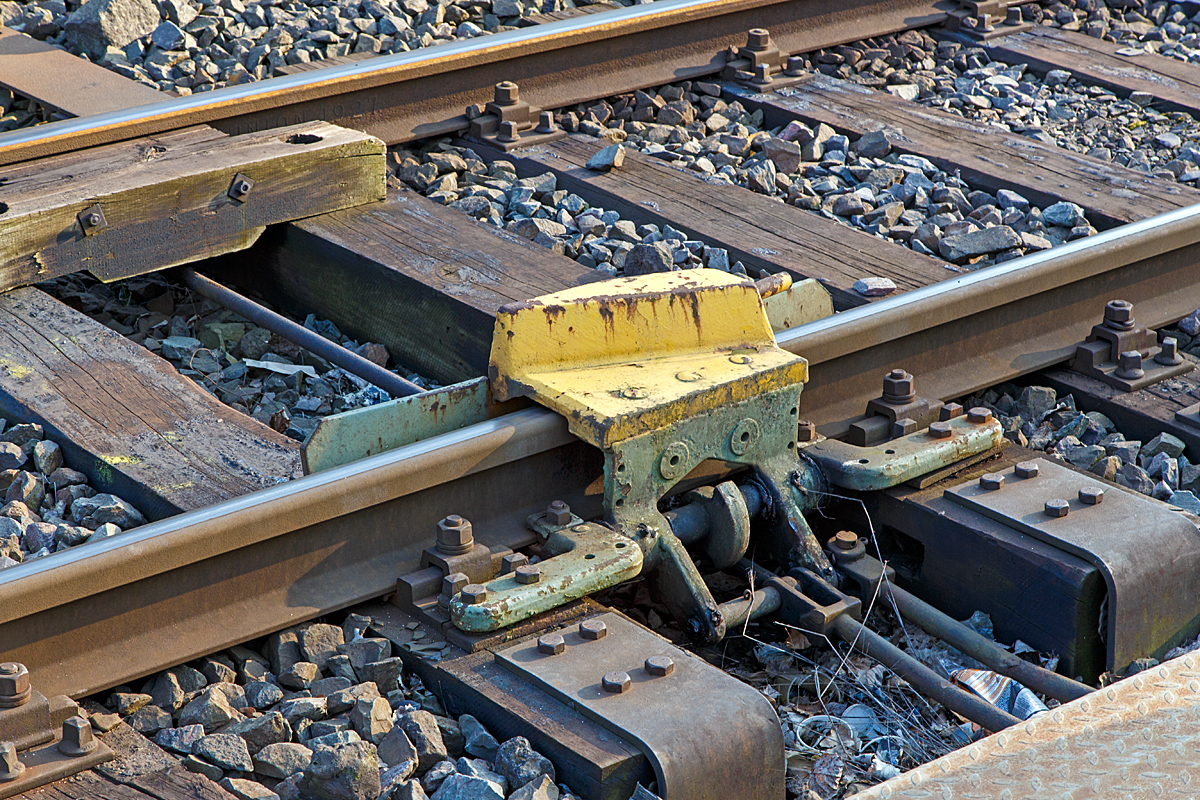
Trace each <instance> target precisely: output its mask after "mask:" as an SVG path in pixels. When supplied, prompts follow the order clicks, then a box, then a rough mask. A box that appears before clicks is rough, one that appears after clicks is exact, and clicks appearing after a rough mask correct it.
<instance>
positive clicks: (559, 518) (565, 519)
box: [546, 500, 571, 525]
mask: <svg viewBox="0 0 1200 800" xmlns="http://www.w3.org/2000/svg"><path fill="white" fill-rule="evenodd" d="M546 521H547V522H550V523H553V524H554V525H570V524H571V507H570V506H569V505H567V504H566V503H564V502H563V501H562V500H555V501H554V502H552V503H551V504H550V505H548V506H546Z"/></svg>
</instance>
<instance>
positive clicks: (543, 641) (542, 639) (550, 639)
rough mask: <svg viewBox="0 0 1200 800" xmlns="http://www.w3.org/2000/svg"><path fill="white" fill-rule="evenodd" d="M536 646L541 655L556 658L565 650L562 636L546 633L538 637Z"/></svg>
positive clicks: (565, 643)
mask: <svg viewBox="0 0 1200 800" xmlns="http://www.w3.org/2000/svg"><path fill="white" fill-rule="evenodd" d="M537 646H538V652H539V653H541V654H542V655H547V656H556V655H558V654H559V653H562V652H563V651H564V650H566V649H567V642H566V640H565V639H563V637H562V634H558V633H546V634H543V635H541V636H539V637H538V642H537Z"/></svg>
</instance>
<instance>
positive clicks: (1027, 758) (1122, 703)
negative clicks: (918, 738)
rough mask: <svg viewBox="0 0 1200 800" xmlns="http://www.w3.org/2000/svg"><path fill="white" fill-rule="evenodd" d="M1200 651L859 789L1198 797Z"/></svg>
mask: <svg viewBox="0 0 1200 800" xmlns="http://www.w3.org/2000/svg"><path fill="white" fill-rule="evenodd" d="M1197 708H1200V658H1197V656H1196V655H1194V654H1193V655H1184V656H1179V657H1178V658H1175V659H1172V660H1171V661H1168V662H1167V663H1165V664H1162V665H1160V666H1157V667H1153V668H1151V669H1149V670H1146V671H1145V672H1139V673H1138V674H1136V675H1133V676H1130V677H1128V678H1126V679H1125V680H1122V681H1119V682H1117V683H1115V684H1113V685H1112V686H1110V687H1108V688H1107V689H1102V690H1100V691H1097V692H1094V693H1092V694H1090V695H1088V696H1087V697H1083V698H1080V699H1079V700H1073V701H1072V702H1070V703H1065V704H1063V705H1061V706H1059V707H1058V708H1055V709H1052V710H1050V711H1044V712H1042V713H1041V714H1037V715H1036V716H1034V717H1032V718H1031V719H1029V720H1028V721H1026V722H1024V723H1022V724H1021V725H1018V726H1014V727H1012V728H1009V729H1008V730H1006V731H1003V732H1001V733H997V734H994V735H992V736H989V737H987V738H986V739H983V740H981V741H979V742H976V743H974V744H972V745H968V746H967V747H964V748H962V749H960V750H956V751H955V752H953V753H951V754H950V755H947V756H943V757H941V758H939V759H937V760H936V761H931V762H929V763H928V764H923V765H921V766H919V767H917V768H916V769H914V770H912V771H911V772H906V773H905V774H903V775H901V776H899V777H897V778H893V779H891V780H890V781H887V782H886V783H881V784H879V785H878V786H872V787H871V788H870V789H867V790H866V791H863V792H859V793H858V794H855V795H854V796H853V798H852V800H909V798H912V799H913V800H916V798H922V800H925V799H926V798H943V797H956V798H975V797H979V798H984V797H987V798H993V797H994V798H1013V799H1014V800H1016V798H1027V797H1028V798H1034V797H1036V798H1051V797H1054V798H1058V797H1064V798H1066V797H1069V798H1091V797H1095V798H1102V797H1103V798H1122V799H1123V800H1151V798H1155V799H1157V798H1160V797H1178V798H1188V797H1195V796H1196V794H1197V792H1196V778H1195V771H1196V758H1195V753H1196V750H1197V747H1200V714H1197V713H1196V710H1197Z"/></svg>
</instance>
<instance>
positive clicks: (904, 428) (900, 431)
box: [892, 417, 917, 439]
mask: <svg viewBox="0 0 1200 800" xmlns="http://www.w3.org/2000/svg"><path fill="white" fill-rule="evenodd" d="M916 432H917V421H916V420H915V419H911V418H909V417H905V418H904V419H898V420H896V421H895V422H893V423H892V438H893V439H898V438H899V437H901V436H908V435H909V434H910V433H916Z"/></svg>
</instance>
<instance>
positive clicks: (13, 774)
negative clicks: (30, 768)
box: [0, 742, 25, 783]
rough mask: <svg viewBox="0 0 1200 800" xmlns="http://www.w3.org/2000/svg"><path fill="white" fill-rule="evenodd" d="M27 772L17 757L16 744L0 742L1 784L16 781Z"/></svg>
mask: <svg viewBox="0 0 1200 800" xmlns="http://www.w3.org/2000/svg"><path fill="white" fill-rule="evenodd" d="M24 771H25V765H24V764H22V763H21V759H19V758H18V757H17V745H16V743H15V742H0V783H8V782H9V781H15V780H16V779H17V778H19V777H21V773H23V772H24Z"/></svg>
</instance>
